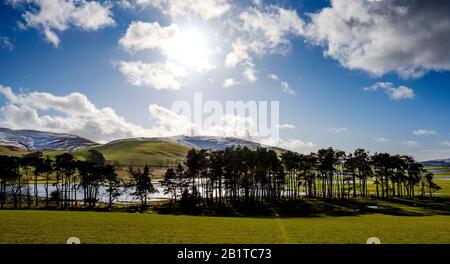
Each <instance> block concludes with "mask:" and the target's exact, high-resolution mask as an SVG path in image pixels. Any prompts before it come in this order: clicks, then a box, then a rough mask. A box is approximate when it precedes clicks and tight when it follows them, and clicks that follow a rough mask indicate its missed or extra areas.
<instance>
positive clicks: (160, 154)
mask: <svg viewBox="0 0 450 264" xmlns="http://www.w3.org/2000/svg"><path fill="white" fill-rule="evenodd" d="M91 148H92V149H96V150H98V151H100V152H101V153H102V154H103V156H104V157H105V159H106V160H108V161H110V162H112V163H117V164H122V165H136V166H144V165H145V164H148V165H153V166H162V165H166V164H167V163H168V162H172V163H173V162H177V161H181V160H184V159H185V157H186V155H187V152H188V151H189V148H188V147H186V146H183V145H180V144H176V143H173V142H167V141H161V140H157V139H155V140H152V141H122V142H116V143H111V144H106V145H101V146H95V147H86V148H81V149H78V150H76V151H73V152H72V155H74V157H75V158H76V159H79V160H84V159H85V156H86V153H87V151H88V150H89V149H91ZM63 152H64V151H61V150H51V151H44V156H49V157H50V158H54V157H55V156H56V155H59V154H62V153H63Z"/></svg>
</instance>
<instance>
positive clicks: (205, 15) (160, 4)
mask: <svg viewBox="0 0 450 264" xmlns="http://www.w3.org/2000/svg"><path fill="white" fill-rule="evenodd" d="M134 2H135V4H137V5H138V6H141V7H154V8H158V9H160V10H161V11H162V12H163V13H164V14H166V15H169V16H170V17H172V18H175V19H176V18H183V17H186V16H198V17H200V18H202V19H204V20H208V19H212V18H218V17H221V16H222V15H224V14H225V13H226V12H228V11H229V10H230V9H231V5H230V4H229V1H228V0H183V1H179V0H135V1H134Z"/></svg>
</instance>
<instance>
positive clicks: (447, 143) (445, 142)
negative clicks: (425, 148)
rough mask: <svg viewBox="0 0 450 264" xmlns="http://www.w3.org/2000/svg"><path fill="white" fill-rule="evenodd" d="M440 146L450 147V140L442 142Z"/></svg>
mask: <svg viewBox="0 0 450 264" xmlns="http://www.w3.org/2000/svg"><path fill="white" fill-rule="evenodd" d="M439 144H441V145H444V146H447V147H450V141H448V140H445V141H441V142H439Z"/></svg>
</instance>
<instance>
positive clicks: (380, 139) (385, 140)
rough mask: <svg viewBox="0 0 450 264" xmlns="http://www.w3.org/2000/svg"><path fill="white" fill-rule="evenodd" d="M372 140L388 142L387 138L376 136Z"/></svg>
mask: <svg viewBox="0 0 450 264" xmlns="http://www.w3.org/2000/svg"><path fill="white" fill-rule="evenodd" d="M373 140H375V141H376V142H388V141H389V139H387V138H384V137H376V138H374V139H373Z"/></svg>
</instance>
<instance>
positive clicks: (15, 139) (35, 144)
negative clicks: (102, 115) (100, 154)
mask: <svg viewBox="0 0 450 264" xmlns="http://www.w3.org/2000/svg"><path fill="white" fill-rule="evenodd" d="M149 141H166V142H172V143H175V144H179V145H183V146H186V147H189V148H197V149H209V150H224V149H225V148H227V147H231V146H235V147H237V146H241V147H248V148H250V149H256V148H258V147H265V148H268V149H273V150H275V151H277V152H284V151H285V150H283V149H280V148H277V147H272V146H265V145H261V144H260V143H257V142H253V141H250V140H245V139H240V138H234V137H212V136H174V137H153V138H142V137H136V138H127V139H120V140H114V141H111V142H109V143H107V144H106V145H114V144H117V143H120V142H149ZM1 145H3V146H13V147H17V148H21V149H26V150H53V149H62V150H69V151H73V150H76V149H78V148H81V147H86V146H93V145H99V144H97V143H95V142H92V141H90V140H88V139H85V138H82V137H79V136H76V135H71V134H59V133H51V132H44V131H36V130H12V129H8V128H0V146H1ZM106 145H105V146H106Z"/></svg>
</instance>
